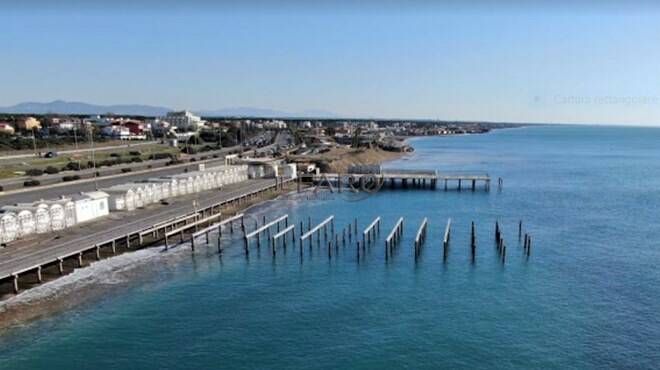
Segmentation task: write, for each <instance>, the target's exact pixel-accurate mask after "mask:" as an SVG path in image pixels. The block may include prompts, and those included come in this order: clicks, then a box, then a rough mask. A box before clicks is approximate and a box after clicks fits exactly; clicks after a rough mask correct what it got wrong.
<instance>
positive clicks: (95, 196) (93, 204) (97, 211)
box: [72, 191, 110, 223]
mask: <svg viewBox="0 0 660 370" xmlns="http://www.w3.org/2000/svg"><path fill="white" fill-rule="evenodd" d="M108 198H109V195H108V193H105V192H102V191H90V192H88V193H80V194H79V195H75V196H74V197H73V198H72V201H73V203H74V205H75V210H76V220H77V221H78V223H81V222H87V221H92V220H96V219H98V218H101V217H104V216H107V215H108V214H109V213H110V212H109V209H110V207H109V206H108Z"/></svg>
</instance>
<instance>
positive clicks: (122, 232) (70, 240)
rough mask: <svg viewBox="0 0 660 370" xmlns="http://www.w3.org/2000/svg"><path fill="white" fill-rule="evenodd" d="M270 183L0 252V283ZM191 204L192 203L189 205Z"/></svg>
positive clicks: (134, 238)
mask: <svg viewBox="0 0 660 370" xmlns="http://www.w3.org/2000/svg"><path fill="white" fill-rule="evenodd" d="M275 186H276V185H275V180H274V179H260V180H249V181H245V182H242V183H238V184H232V185H228V186H226V187H225V189H223V190H222V191H220V192H218V191H217V190H216V191H206V192H203V193H199V194H197V195H195V196H188V197H182V198H183V199H181V200H178V201H175V202H173V203H172V204H170V205H169V206H167V207H164V206H157V207H151V208H148V209H144V210H137V211H134V212H130V213H123V214H121V216H119V217H118V216H117V215H116V214H113V215H111V216H109V217H108V218H107V219H104V220H102V221H99V222H97V223H88V224H85V225H80V227H76V228H72V229H70V230H67V233H62V234H61V235H59V238H58V239H57V240H53V237H52V236H51V239H49V240H39V241H35V242H30V243H25V244H23V245H16V246H12V247H8V248H5V249H2V250H0V280H5V279H8V278H13V279H14V281H15V282H14V285H15V287H16V284H17V279H18V276H19V275H20V274H23V273H27V272H32V271H35V272H37V274H39V273H40V270H41V268H42V267H45V266H46V265H53V264H58V263H61V261H62V260H63V259H66V258H79V257H80V255H81V254H82V253H87V252H94V251H96V253H97V256H98V253H99V249H98V248H100V247H102V246H112V247H113V249H114V245H115V243H122V244H126V245H127V247H130V246H131V243H132V244H138V243H139V241H140V240H141V236H142V235H143V231H145V230H146V231H148V232H150V231H151V230H152V229H153V226H154V225H156V224H161V225H166V224H167V223H168V220H173V219H175V218H178V219H179V220H181V219H182V218H181V216H187V215H191V214H195V213H199V214H201V215H204V214H205V213H207V214H208V213H211V214H212V213H217V212H215V211H214V210H216V209H218V208H219V206H221V205H225V204H228V203H231V202H237V201H238V202H240V201H241V200H242V199H245V198H246V197H249V196H252V195H254V194H257V193H259V192H262V191H265V190H269V189H273V188H275ZM193 200H195V201H196V202H193Z"/></svg>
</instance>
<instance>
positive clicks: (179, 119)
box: [160, 110, 206, 131]
mask: <svg viewBox="0 0 660 370" xmlns="http://www.w3.org/2000/svg"><path fill="white" fill-rule="evenodd" d="M160 120H163V121H166V122H168V123H169V124H170V125H171V126H172V127H176V128H177V130H179V131H197V130H198V129H199V128H201V127H203V126H204V124H206V121H204V120H202V119H201V118H200V117H199V116H196V115H194V114H192V113H191V112H189V111H187V110H186V111H183V112H169V113H167V116H165V117H161V118H160Z"/></svg>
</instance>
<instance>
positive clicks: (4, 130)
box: [0, 122, 16, 135]
mask: <svg viewBox="0 0 660 370" xmlns="http://www.w3.org/2000/svg"><path fill="white" fill-rule="evenodd" d="M14 133H16V130H15V129H14V126H13V125H12V124H11V123H9V122H0V134H5V135H13V134H14Z"/></svg>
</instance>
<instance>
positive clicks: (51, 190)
mask: <svg viewBox="0 0 660 370" xmlns="http://www.w3.org/2000/svg"><path fill="white" fill-rule="evenodd" d="M287 135H288V134H285V135H279V134H278V136H277V137H276V140H275V141H276V143H281V142H282V140H285V142H286V140H288V136H287ZM276 145H277V144H271V145H268V146H265V147H263V148H259V149H257V150H258V151H266V150H269V149H272V148H275V147H276ZM238 149H240V146H233V147H227V148H223V149H220V150H217V151H211V152H206V153H199V154H198V155H197V156H198V157H200V156H211V155H213V154H219V155H225V154H227V153H230V152H233V151H236V150H238ZM223 163H224V159H223V158H218V159H217V160H211V161H208V162H206V165H207V167H210V166H217V165H221V164H223ZM186 168H187V169H188V170H189V171H192V170H196V169H197V168H198V163H190V164H188V165H186V166H177V167H175V168H172V167H163V168H161V169H157V170H154V171H152V172H148V173H144V174H133V173H128V174H125V175H121V176H114V177H110V178H106V177H99V178H98V180H97V182H98V189H103V188H108V187H110V186H113V185H118V184H125V183H128V182H133V181H140V180H146V179H149V178H153V177H162V176H169V175H176V174H180V173H184V172H185V169H186ZM58 176H61V175H58ZM93 190H96V185H95V184H94V181H93V180H92V181H87V182H76V183H69V184H66V185H64V184H62V183H60V186H53V187H48V186H43V187H37V188H34V189H31V190H29V191H25V192H21V193H14V194H4V195H0V207H1V206H5V205H11V204H16V203H29V202H34V201H37V200H40V199H46V200H48V199H57V198H59V197H60V196H62V195H72V194H77V193H80V192H83V191H93Z"/></svg>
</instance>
